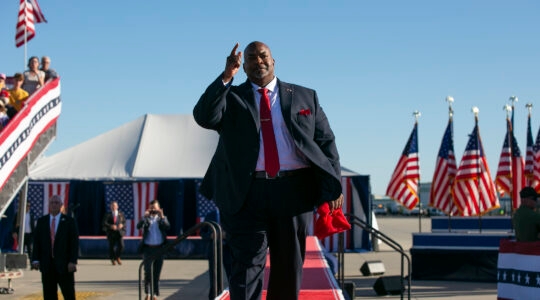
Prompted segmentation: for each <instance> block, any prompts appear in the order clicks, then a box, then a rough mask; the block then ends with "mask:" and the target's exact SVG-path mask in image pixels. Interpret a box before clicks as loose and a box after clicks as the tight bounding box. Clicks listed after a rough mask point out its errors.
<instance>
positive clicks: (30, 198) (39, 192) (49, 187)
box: [26, 182, 69, 220]
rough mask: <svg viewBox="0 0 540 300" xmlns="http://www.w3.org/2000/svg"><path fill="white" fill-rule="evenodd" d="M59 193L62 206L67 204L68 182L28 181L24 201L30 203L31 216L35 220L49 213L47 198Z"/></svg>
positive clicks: (65, 206)
mask: <svg viewBox="0 0 540 300" xmlns="http://www.w3.org/2000/svg"><path fill="white" fill-rule="evenodd" d="M54 195H59V196H60V198H62V201H63V202H64V208H67V207H68V204H69V182H30V183H29V184H28V194H27V199H26V201H27V202H28V203H30V211H31V212H32V216H33V217H34V218H35V219H36V220H37V219H38V218H39V217H41V216H43V215H46V214H48V213H49V198H51V197H52V196H54Z"/></svg>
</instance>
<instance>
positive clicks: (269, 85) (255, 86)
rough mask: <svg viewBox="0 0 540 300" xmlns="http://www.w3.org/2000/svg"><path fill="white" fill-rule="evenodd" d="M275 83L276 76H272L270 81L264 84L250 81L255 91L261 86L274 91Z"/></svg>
mask: <svg viewBox="0 0 540 300" xmlns="http://www.w3.org/2000/svg"><path fill="white" fill-rule="evenodd" d="M276 85H277V77H276V76H274V79H272V81H270V82H269V83H268V84H267V85H266V86H258V85H256V84H255V83H253V82H251V86H252V87H253V89H255V90H256V91H258V90H259V89H261V88H267V89H268V90H269V91H270V92H274V91H275V90H276Z"/></svg>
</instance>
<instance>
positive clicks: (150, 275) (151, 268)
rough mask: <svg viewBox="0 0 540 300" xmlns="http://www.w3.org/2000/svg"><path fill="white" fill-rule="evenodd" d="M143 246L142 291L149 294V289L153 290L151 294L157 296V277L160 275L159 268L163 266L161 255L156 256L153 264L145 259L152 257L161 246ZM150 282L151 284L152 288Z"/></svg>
mask: <svg viewBox="0 0 540 300" xmlns="http://www.w3.org/2000/svg"><path fill="white" fill-rule="evenodd" d="M143 247H144V248H143V259H144V292H145V293H146V294H150V291H151V290H153V292H154V293H153V295H156V296H159V277H160V276H161V268H162V267H163V255H161V256H158V258H157V259H156V260H154V263H153V264H152V262H151V261H150V260H147V259H149V258H151V257H154V255H156V254H157V253H158V252H159V251H161V249H162V247H147V246H143ZM151 284H153V288H152V287H151Z"/></svg>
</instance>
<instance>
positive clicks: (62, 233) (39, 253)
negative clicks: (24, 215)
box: [32, 214, 79, 273]
mask: <svg viewBox="0 0 540 300" xmlns="http://www.w3.org/2000/svg"><path fill="white" fill-rule="evenodd" d="M49 224H50V215H45V216H43V217H41V218H39V219H38V222H37V225H36V231H35V232H34V251H32V261H39V269H40V271H41V272H48V271H49V270H50V268H56V270H57V271H58V272H59V273H67V265H68V263H70V262H71V263H74V264H76V263H77V259H78V253H79V231H78V229H77V224H76V223H75V220H74V219H73V218H72V217H70V216H67V215H63V214H62V215H61V216H60V221H59V223H58V228H57V229H56V236H55V239H54V265H52V261H51V249H52V247H51V235H50V225H49Z"/></svg>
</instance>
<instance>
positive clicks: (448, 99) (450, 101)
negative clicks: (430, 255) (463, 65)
mask: <svg viewBox="0 0 540 300" xmlns="http://www.w3.org/2000/svg"><path fill="white" fill-rule="evenodd" d="M445 101H446V102H448V121H449V122H451V121H452V119H453V118H454V109H453V108H452V104H453V103H454V97H452V96H446V99H445ZM452 127H454V123H453V122H452ZM452 131H453V129H452ZM452 184H453V183H452ZM452 211H454V201H453V199H452V202H451V203H450V213H449V214H448V232H451V231H452Z"/></svg>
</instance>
